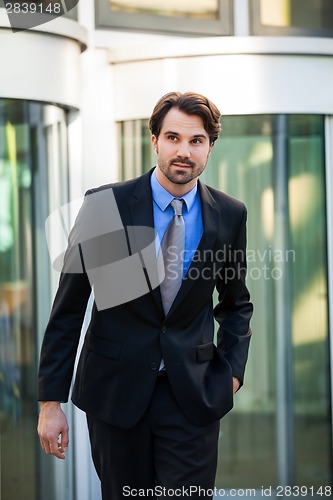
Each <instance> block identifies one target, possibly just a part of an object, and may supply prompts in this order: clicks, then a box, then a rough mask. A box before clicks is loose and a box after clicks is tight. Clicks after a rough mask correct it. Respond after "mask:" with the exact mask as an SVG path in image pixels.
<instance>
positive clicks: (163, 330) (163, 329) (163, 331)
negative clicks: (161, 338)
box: [162, 325, 167, 333]
mask: <svg viewBox="0 0 333 500" xmlns="http://www.w3.org/2000/svg"><path fill="white" fill-rule="evenodd" d="M166 331H167V327H166V326H165V325H163V326H162V333H166Z"/></svg>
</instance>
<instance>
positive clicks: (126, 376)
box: [38, 92, 252, 500]
mask: <svg viewBox="0 0 333 500" xmlns="http://www.w3.org/2000/svg"><path fill="white" fill-rule="evenodd" d="M149 126H150V130H151V134H152V147H153V149H154V151H155V153H156V155H157V166H156V167H155V168H153V169H152V170H150V171H149V172H148V173H146V174H144V175H142V176H140V177H139V178H136V179H132V180H129V181H126V182H120V183H116V184H110V185H106V186H102V187H99V188H97V189H92V190H90V191H88V192H87V193H86V196H85V201H84V203H83V206H82V208H81V211H80V213H79V215H78V218H77V221H76V223H75V225H74V228H73V230H72V233H71V236H70V239H69V247H68V250H67V253H66V255H65V258H64V268H63V271H62V274H61V277H60V282H59V288H58V291H57V294H56V297H55V301H54V304H53V308H52V312H51V316H50V320H49V323H48V325H47V328H46V332H45V336H44V341H43V345H42V351H41V361H40V368H39V400H40V402H41V403H40V415H39V422H38V433H39V438H40V442H41V446H42V448H43V449H44V451H45V452H46V453H47V454H50V455H54V456H55V457H57V458H60V459H63V458H64V456H65V455H64V453H65V452H66V450H67V449H68V425H67V422H66V418H65V415H64V413H63V411H62V409H61V404H60V403H61V402H67V400H68V396H69V390H70V384H71V380H72V375H73V367H74V361H75V356H76V351H77V347H78V342H79V337H80V330H81V326H82V322H83V317H84V314H85V310H86V305H87V302H88V299H89V296H90V293H91V288H93V290H94V298H95V301H94V305H93V310H92V316H91V321H90V324H89V327H88V330H87V333H86V335H85V340H84V344H83V348H82V351H81V355H80V360H79V364H78V369H77V373H76V377H75V382H74V387H73V393H72V401H73V402H74V404H75V405H76V406H77V407H79V408H81V409H82V410H83V411H85V413H86V415H87V422H88V428H89V435H90V442H91V449H92V457H93V461H94V465H95V468H96V470H97V473H98V475H99V477H100V479H101V488H102V496H103V500H118V499H122V498H125V497H127V496H129V495H131V492H132V493H133V494H138V491H139V490H140V491H141V494H146V495H147V496H148V495H150V496H151V492H155V493H156V495H155V496H164V497H168V496H174V495H177V496H178V497H179V498H188V495H189V494H190V497H191V498H192V499H198V498H211V496H212V489H213V488H214V481H215V474H216V464H217V445H218V433H219V422H220V419H221V418H222V417H223V416H224V415H225V414H226V413H227V412H228V411H230V410H231V408H232V406H233V394H234V393H235V392H236V391H237V390H238V389H239V388H240V386H241V385H242V384H243V378H244V369H245V364H246V360H247V355H248V347H249V341H250V337H251V331H250V327H249V322H250V318H251V315H252V304H251V302H250V300H249V293H248V290H247V288H246V284H245V276H246V209H245V207H244V205H243V203H241V202H240V201H238V200H235V199H233V198H231V197H230V196H228V195H226V194H224V193H222V192H220V191H218V190H216V189H213V188H211V187H208V186H207V185H205V184H203V183H202V182H201V181H199V180H198V178H199V176H200V174H201V173H202V172H203V171H204V169H205V167H206V164H207V161H208V158H209V155H210V152H211V150H212V147H213V145H214V142H215V141H216V139H217V138H218V136H219V133H220V112H219V110H218V109H217V107H216V106H215V105H214V104H213V103H212V102H211V101H210V100H209V99H207V98H206V97H204V96H202V95H200V94H196V93H190V92H188V93H184V94H182V93H179V92H171V93H168V94H166V95H164V96H163V97H162V98H161V99H160V100H159V101H158V102H157V104H156V106H155V108H154V110H153V113H152V115H151V118H150V121H149ZM111 200H112V202H111ZM110 207H111V208H110ZM118 218H119V220H118ZM115 220H117V221H118V222H119V225H117V224H116V226H117V231H115V233H117V234H118V236H119V238H118V237H117V238H114V237H112V234H115V233H112V232H111V231H110V233H109V237H108V235H107V234H105V233H106V231H105V230H102V231H100V233H103V235H102V236H100V235H98V234H95V233H94V232H89V231H90V229H89V228H91V226H98V227H100V226H101V225H102V226H103V225H104V224H105V225H107V224H108V223H109V221H113V222H114V221H115ZM82 228H84V229H82ZM122 228H123V229H122ZM126 228H128V229H126ZM143 228H145V229H147V231H148V230H149V229H150V228H151V229H152V228H153V229H154V231H153V233H154V234H155V235H156V238H155V239H154V238H150V237H146V235H144V236H142V234H143V233H145V231H143ZM139 229H140V231H139ZM148 232H149V231H148ZM97 233H98V231H97ZM139 233H140V234H139ZM147 234H148V233H147ZM110 235H111V236H110ZM121 235H125V236H124V238H123V243H124V244H123V246H122V243H119V241H120V240H122V238H121ZM139 240H143V241H139ZM87 241H88V242H89V244H87ZM150 243H151V244H150ZM115 246H116V247H117V251H116V253H117V256H116V257H112V258H111V257H109V259H108V255H111V254H112V253H114V248H115ZM147 248H150V253H149V252H148V251H147V252H146V251H145V249H147ZM151 248H153V249H154V251H153V257H152V252H151ZM126 252H128V256H127V258H128V261H126V262H128V263H130V262H134V260H135V259H139V260H138V261H139V262H141V271H142V273H141V274H142V275H140V276H141V277H140V279H141V278H142V276H144V279H145V283H146V286H147V289H144V290H143V291H142V293H141V294H140V293H136V294H135V293H134V290H136V289H137V288H138V286H137V285H138V281H139V277H138V276H139V274H138V275H137V274H136V271H133V272H132V271H131V272H129V268H130V264H128V265H127V266H126V267H125V266H124V269H123V271H122V273H120V277H118V279H109V277H107V278H105V276H106V273H105V271H104V270H105V269H106V268H107V269H111V268H112V269H113V267H112V266H113V265H114V264H116V265H118V264H119V265H121V262H122V259H121V258H120V257H121V256H122V255H125V253H126ZM148 253H149V258H147V254H148ZM161 255H162V262H163V264H162V271H161V258H160V257H161ZM97 256H98V257H97ZM138 256H140V258H139V257H138ZM117 259H118V260H117ZM148 261H149V262H148ZM103 266H105V267H103ZM108 266H109V267H108ZM101 268H102V269H103V272H99V269H101ZM117 269H118V270H119V267H118V268H117ZM133 269H134V267H133ZM135 269H136V268H135ZM108 276H111V275H108ZM215 289H216V290H217V303H216V304H215V307H214V306H213V292H214V290H215ZM127 293H129V295H126V294H127ZM131 293H132V294H133V296H132V297H130V294H131ZM117 294H118V295H117ZM114 297H116V298H114ZM117 297H118V298H117ZM214 318H215V320H216V321H217V323H218V326H219V328H218V332H217V342H216V343H214V342H213V338H214Z"/></svg>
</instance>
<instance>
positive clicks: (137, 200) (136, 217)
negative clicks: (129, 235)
mask: <svg viewBox="0 0 333 500" xmlns="http://www.w3.org/2000/svg"><path fill="white" fill-rule="evenodd" d="M153 170H154V169H151V170H150V171H149V172H147V173H146V174H144V175H142V176H141V177H139V178H138V181H137V184H136V187H135V189H134V191H133V195H132V197H131V199H130V201H129V209H130V213H131V219H132V225H133V227H134V228H138V227H140V226H147V227H149V228H154V212H153V198H152V191H151V186H150V177H151V174H152V172H153ZM139 233H140V230H139ZM134 237H135V232H134ZM136 246H137V248H142V245H140V242H139V241H137V245H136ZM156 266H157V261H156ZM156 269H157V267H156ZM147 282H149V286H150V281H149V280H147ZM151 293H152V296H153V298H154V300H155V301H156V304H157V306H158V307H159V309H160V310H161V311H162V312H163V305H162V298H161V292H160V287H159V286H158V287H155V288H154V289H153V290H152V291H151Z"/></svg>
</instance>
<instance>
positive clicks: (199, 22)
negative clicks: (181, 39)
mask: <svg viewBox="0 0 333 500" xmlns="http://www.w3.org/2000/svg"><path fill="white" fill-rule="evenodd" d="M95 6H96V25H97V27H98V28H114V29H117V28H118V29H126V30H135V31H146V32H155V33H156V32H164V33H180V34H193V35H230V34H231V30H232V28H231V26H232V24H231V21H232V18H231V13H232V0H184V1H182V2H179V0H170V1H169V2H164V1H163V0H96V2H95Z"/></svg>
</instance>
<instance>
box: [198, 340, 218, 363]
mask: <svg viewBox="0 0 333 500" xmlns="http://www.w3.org/2000/svg"><path fill="white" fill-rule="evenodd" d="M213 357H214V342H207V344H201V345H198V346H197V361H198V363H204V362H205V361H210V360H211V359H213Z"/></svg>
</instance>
